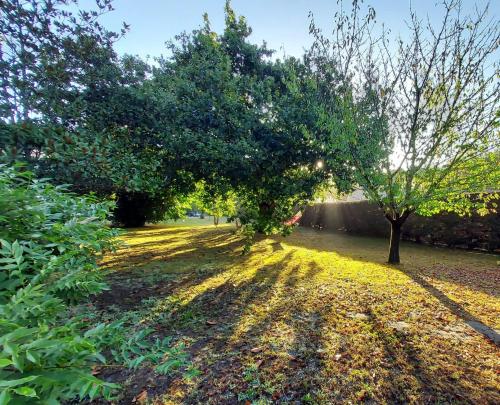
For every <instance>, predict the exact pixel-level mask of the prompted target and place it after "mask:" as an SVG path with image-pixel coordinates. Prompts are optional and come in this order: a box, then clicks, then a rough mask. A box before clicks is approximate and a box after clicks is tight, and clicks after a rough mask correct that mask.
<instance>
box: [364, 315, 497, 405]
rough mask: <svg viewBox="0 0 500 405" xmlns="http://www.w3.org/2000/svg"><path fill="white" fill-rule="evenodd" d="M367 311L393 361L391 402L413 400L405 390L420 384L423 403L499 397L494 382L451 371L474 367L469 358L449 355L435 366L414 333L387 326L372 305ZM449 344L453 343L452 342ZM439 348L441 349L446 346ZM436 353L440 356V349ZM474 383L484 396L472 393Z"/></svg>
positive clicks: (388, 379) (385, 352)
mask: <svg viewBox="0 0 500 405" xmlns="http://www.w3.org/2000/svg"><path fill="white" fill-rule="evenodd" d="M366 313H367V314H369V320H368V322H369V324H370V327H371V329H372V331H374V333H376V335H377V338H378V341H379V342H380V343H381V344H382V348H383V354H382V356H383V359H384V361H386V362H387V364H390V367H387V370H388V375H387V376H386V378H385V380H386V383H387V384H388V385H389V387H388V388H389V389H388V391H389V392H390V398H388V399H390V401H391V403H400V404H406V403H409V402H412V398H411V397H408V396H407V393H406V391H407V388H408V386H410V385H414V386H415V385H416V386H417V387H416V388H415V391H418V392H419V397H420V400H421V401H422V402H424V403H457V402H458V403H478V402H482V401H483V400H485V398H488V401H489V400H492V399H493V398H497V399H499V398H500V397H499V394H498V391H497V387H496V386H495V384H494V382H493V381H491V380H490V381H488V380H484V379H481V378H479V377H478V376H477V374H473V375H472V379H473V380H476V381H471V380H470V378H471V377H470V376H469V379H467V380H464V379H463V378H461V376H460V374H459V372H458V371H455V372H453V371H449V370H450V369H451V370H453V367H457V369H458V368H459V369H473V368H474V364H473V363H472V362H471V360H470V359H469V358H467V357H460V358H458V359H457V358H453V359H452V358H449V359H448V363H447V364H446V367H445V368H443V367H442V366H441V367H436V365H435V363H434V361H433V358H432V357H430V356H429V353H424V352H423V348H422V347H420V346H419V345H417V344H416V343H415V340H414V339H413V335H412V334H408V333H406V332H404V331H397V330H394V329H392V328H390V327H388V326H387V325H386V324H384V323H383V322H381V321H380V320H379V319H378V318H377V316H376V314H374V313H373V312H372V311H371V310H370V309H369V308H367V309H366ZM446 344H450V345H451V346H453V344H451V343H450V342H446ZM456 344H458V343H456ZM440 349H441V351H442V349H443V348H442V347H441V348H440ZM435 354H436V355H439V350H438V351H437V352H436V353H435ZM457 373H458V374H457ZM471 382H474V384H476V385H478V386H480V387H481V395H482V396H483V398H481V399H478V398H477V397H475V396H471V395H473V394H471V392H470V388H469V386H470V384H471ZM413 400H414V398H413Z"/></svg>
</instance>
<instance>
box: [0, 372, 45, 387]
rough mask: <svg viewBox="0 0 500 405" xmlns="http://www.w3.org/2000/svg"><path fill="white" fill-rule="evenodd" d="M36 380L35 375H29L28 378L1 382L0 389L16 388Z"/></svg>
mask: <svg viewBox="0 0 500 405" xmlns="http://www.w3.org/2000/svg"><path fill="white" fill-rule="evenodd" d="M37 378H38V376H37V375H30V376H29V377H24V378H19V379H17V380H2V381H0V387H17V386H18V385H22V384H25V383H28V382H30V381H33V380H36V379H37Z"/></svg>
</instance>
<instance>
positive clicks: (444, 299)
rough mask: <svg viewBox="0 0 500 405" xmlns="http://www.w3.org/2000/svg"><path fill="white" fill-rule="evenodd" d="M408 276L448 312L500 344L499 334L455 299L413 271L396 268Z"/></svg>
mask: <svg viewBox="0 0 500 405" xmlns="http://www.w3.org/2000/svg"><path fill="white" fill-rule="evenodd" d="M398 270H400V271H402V272H403V273H405V274H406V275H407V276H409V277H410V278H411V279H412V280H413V281H415V282H416V283H417V284H418V285H420V286H421V287H422V288H424V289H425V290H426V291H427V292H428V293H430V294H431V295H432V296H433V297H434V298H436V299H437V300H438V301H439V302H440V303H441V304H442V305H444V306H445V307H446V308H448V310H449V311H450V312H452V313H453V314H454V315H456V316H457V317H459V318H461V319H462V320H463V321H464V322H465V323H466V324H467V325H469V326H470V327H471V328H472V329H474V330H475V331H476V332H477V333H479V334H482V335H483V336H485V337H486V338H488V339H490V340H491V341H492V342H493V343H495V344H496V345H497V346H500V334H499V333H498V332H497V331H496V330H494V329H492V328H490V327H489V326H488V325H486V324H484V323H483V322H481V321H480V320H479V319H477V318H476V317H475V316H474V315H472V314H471V313H470V312H468V311H467V310H466V309H464V307H462V306H461V305H459V304H457V303H456V302H455V301H453V300H452V299H450V298H449V297H448V296H447V295H446V294H444V293H443V292H441V291H440V290H438V289H437V288H436V287H434V286H433V285H432V284H431V283H429V282H427V281H426V280H424V279H423V278H422V277H420V276H419V275H418V274H415V272H414V271H408V270H405V269H398Z"/></svg>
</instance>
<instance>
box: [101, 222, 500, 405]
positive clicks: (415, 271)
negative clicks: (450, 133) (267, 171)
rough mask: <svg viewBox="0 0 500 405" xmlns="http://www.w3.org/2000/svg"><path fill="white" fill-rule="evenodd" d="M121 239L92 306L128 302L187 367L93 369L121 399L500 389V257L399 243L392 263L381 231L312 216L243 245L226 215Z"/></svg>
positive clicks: (114, 307)
mask: <svg viewBox="0 0 500 405" xmlns="http://www.w3.org/2000/svg"><path fill="white" fill-rule="evenodd" d="M122 239H123V240H124V242H125V243H126V245H124V246H123V248H121V249H120V250H119V251H118V252H116V253H115V254H113V255H110V256H108V257H106V258H105V260H104V261H103V264H102V266H103V268H105V269H107V271H109V272H110V274H109V276H108V281H109V283H110V285H111V290H110V291H108V292H106V293H104V294H103V295H101V296H100V297H97V298H96V302H95V308H94V310H95V311H96V312H97V313H99V314H100V316H101V318H106V317H108V318H109V319H113V318H116V317H119V316H121V315H123V314H124V313H133V314H134V319H136V321H137V322H140V323H145V324H147V325H150V326H151V327H153V328H154V329H155V330H156V333H157V334H158V336H160V337H162V336H172V338H173V339H174V341H176V342H180V343H181V344H182V345H183V346H184V347H185V350H186V352H187V354H188V356H189V359H190V362H191V363H192V367H191V373H190V378H187V377H186V375H185V374H184V373H183V372H182V370H180V371H179V372H177V373H173V374H171V375H169V376H157V375H155V373H154V371H153V369H152V368H148V366H147V365H144V366H142V367H141V368H140V369H138V370H136V371H133V372H131V371H127V370H113V369H109V370H108V369H105V370H97V371H96V374H100V376H101V377H103V378H106V379H108V380H111V381H117V382H120V383H121V384H122V385H123V386H124V390H123V392H122V394H121V398H120V399H119V400H118V402H121V403H141V402H142V403H153V404H180V403H204V404H205V403H207V404H225V403H228V404H232V403H242V404H252V403H259V404H260V403H262V404H265V403H294V404H295V403H304V404H306V403H311V404H330V403H359V402H364V403H475V404H478V403H491V404H493V403H500V394H499V387H500V377H499V369H498V359H499V354H500V350H499V346H498V343H497V344H495V343H494V341H492V339H493V340H495V339H498V333H497V331H498V329H500V317H499V313H500V299H499V285H500V283H499V281H500V274H499V273H500V270H499V269H500V268H499V266H498V264H497V260H498V257H495V256H492V255H486V254H480V253H472V252H462V251H454V250H447V249H438V248H430V247H423V246H418V245H412V244H403V247H402V252H401V253H402V260H403V262H404V264H402V265H400V266H397V267H393V266H389V265H387V264H385V263H384V261H385V259H386V257H385V256H386V251H387V246H386V245H387V242H386V241H385V240H378V239H370V238H361V237H353V236H347V235H343V234H332V233H325V232H321V231H316V230H312V229H305V228H299V229H297V231H296V232H295V233H294V234H293V235H292V236H289V237H287V238H281V237H278V238H261V239H260V240H258V241H257V243H256V244H255V246H254V247H253V249H252V252H251V253H250V254H249V255H244V256H242V255H241V252H242V248H243V242H242V240H241V238H240V237H239V236H238V235H237V234H236V233H235V232H234V229H233V228H232V227H231V226H229V225H223V226H219V227H214V226H213V225H212V226H199V227H193V226H184V227H182V226H176V225H167V226H150V227H146V228H142V229H139V230H134V231H129V232H128V233H126V234H124V236H123V237H122ZM495 330H497V331H495ZM485 335H486V336H485ZM487 336H490V338H488V337H487ZM497 342H498V340H497ZM193 369H195V370H196V371H197V372H196V373H193V372H192V370H193Z"/></svg>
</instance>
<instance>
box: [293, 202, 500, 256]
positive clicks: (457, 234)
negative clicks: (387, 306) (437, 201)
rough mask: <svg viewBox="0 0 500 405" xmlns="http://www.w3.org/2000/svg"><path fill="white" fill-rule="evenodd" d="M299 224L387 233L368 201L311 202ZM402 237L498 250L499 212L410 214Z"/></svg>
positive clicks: (378, 212) (360, 232) (379, 214)
mask: <svg viewBox="0 0 500 405" xmlns="http://www.w3.org/2000/svg"><path fill="white" fill-rule="evenodd" d="M300 225H301V226H308V227H314V228H321V229H329V230H336V231H344V232H348V233H353V234H357V235H365V236H378V237H388V236H389V233H390V228H389V223H388V222H387V221H386V219H385V218H384V215H383V213H382V211H381V210H380V209H379V208H378V207H377V206H376V205H375V204H373V203H370V202H368V201H356V202H335V203H322V204H315V205H313V206H310V207H307V208H306V209H305V211H304V213H303V215H302V218H301V221H300ZM403 239H405V240H411V241H415V242H419V243H426V244H431V245H438V246H449V247H458V248H466V249H480V250H487V251H490V252H500V215H499V214H498V213H495V214H489V215H486V216H479V215H472V216H470V217H459V216H458V215H456V214H450V213H442V214H438V215H434V216H432V217H422V216H420V215H412V216H410V218H409V219H408V220H407V221H406V223H405V224H404V226H403Z"/></svg>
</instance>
